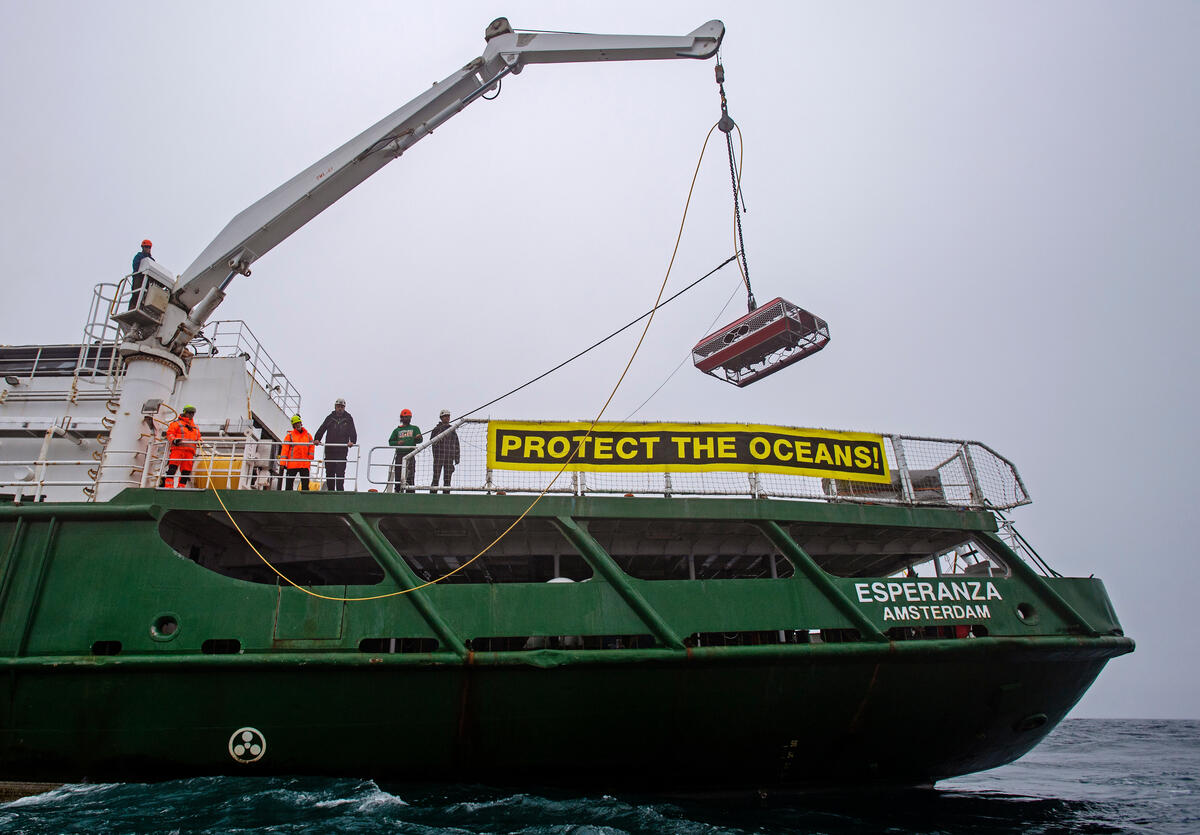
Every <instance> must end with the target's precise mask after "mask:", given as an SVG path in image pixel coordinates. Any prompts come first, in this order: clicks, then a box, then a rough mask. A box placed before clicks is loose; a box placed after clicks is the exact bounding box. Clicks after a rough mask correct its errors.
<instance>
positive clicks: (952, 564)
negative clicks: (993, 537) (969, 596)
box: [788, 522, 1009, 577]
mask: <svg viewBox="0 0 1200 835" xmlns="http://www.w3.org/2000/svg"><path fill="white" fill-rule="evenodd" d="M788 533H789V534H790V535H791V537H792V539H794V540H795V541H796V544H797V545H799V546H800V547H801V548H802V549H803V550H804V551H805V553H807V554H808V555H809V556H810V557H812V558H813V560H814V561H815V562H816V563H817V565H819V566H820V567H821V568H822V569H824V570H825V571H826V572H827V573H829V574H832V575H834V576H835V577H893V576H897V577H905V576H909V577H935V576H938V577H941V576H955V575H960V576H980V577H1007V576H1008V574H1009V569H1008V566H1007V565H1006V564H1005V562H1004V560H1003V559H1001V557H1000V556H999V554H997V553H996V549H994V548H992V547H991V546H990V545H988V544H986V543H985V542H984V541H983V539H982V538H981V537H977V536H975V535H974V534H973V533H972V532H971V531H963V530H953V529H938V528H907V527H888V526H884V525H831V524H819V523H814V522H795V523H793V524H791V525H789V526H788Z"/></svg>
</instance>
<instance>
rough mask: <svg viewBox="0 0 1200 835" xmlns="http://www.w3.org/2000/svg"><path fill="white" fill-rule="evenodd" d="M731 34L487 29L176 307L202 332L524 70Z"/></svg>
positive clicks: (221, 252)
mask: <svg viewBox="0 0 1200 835" xmlns="http://www.w3.org/2000/svg"><path fill="white" fill-rule="evenodd" d="M724 34H725V25H724V24H723V23H721V21H719V20H710V21H709V22H708V23H705V24H704V25H703V26H701V27H699V28H698V29H696V30H695V31H693V32H691V33H689V34H687V35H684V36H681V37H672V36H653V35H592V34H578V33H566V32H537V33H533V32H514V31H513V30H512V29H511V28H510V27H509V25H508V21H507V20H505V19H504V18H500V19H498V20H496V21H494V22H493V23H492V24H491V26H489V27H488V30H487V33H486V35H485V37H486V38H487V41H488V43H487V47H486V49H485V50H484V53H483V55H482V56H480V57H479V58H476V59H474V60H472V61H471V62H469V63H468V64H467V65H466V66H464V67H463V68H462V69H460V70H458V71H456V72H454V73H451V74H450V75H449V76H447V77H446V78H445V79H443V80H442V81H440V82H438V83H436V84H434V85H433V87H431V88H430V89H428V90H426V91H425V92H423V93H421V94H420V95H419V96H417V97H416V98H415V99H413V100H412V101H410V102H409V103H408V104H406V105H404V106H403V107H401V108H400V109H399V110H397V111H395V112H394V113H392V114H391V115H389V116H387V117H385V118H384V119H381V120H380V121H379V122H377V123H376V124H374V125H372V126H371V127H369V128H367V129H366V130H365V131H363V132H362V133H360V134H359V135H358V136H356V137H354V138H353V139H351V140H350V141H349V142H347V143H346V144H345V145H342V146H341V147H340V148H338V149H337V150H335V151H333V152H332V153H330V154H328V155H327V156H325V157H323V158H322V159H320V160H318V161H317V162H315V163H313V164H312V165H310V166H309V167H308V168H306V169H305V170H304V171H302V172H300V173H299V174H297V175H296V176H295V177H293V178H292V179H290V180H288V181H287V182H286V183H284V184H283V185H281V186H279V188H277V189H275V190H274V191H272V192H271V193H270V194H268V195H267V196H265V197H263V198H262V199H261V200H259V201H258V202H257V203H255V204H253V205H252V206H250V207H249V208H247V209H245V210H244V211H242V212H241V213H240V214H238V215H237V216H236V217H235V218H233V220H231V221H230V222H229V224H228V225H226V227H225V228H224V229H222V230H221V232H220V234H218V235H217V237H216V238H215V239H214V240H213V242H212V243H210V244H209V245H208V246H207V247H206V248H205V250H204V251H203V252H202V253H200V256H199V257H198V258H196V260H195V261H193V262H192V264H191V266H189V267H188V268H187V270H185V271H184V273H183V275H182V276H181V277H180V280H179V285H178V287H177V289H176V292H175V299H176V301H177V303H178V304H180V305H181V306H182V307H183V308H184V309H186V310H188V311H189V312H190V313H191V316H190V317H189V325H190V326H191V327H197V326H200V325H203V323H204V320H206V319H207V318H208V316H209V315H210V314H211V313H212V311H213V310H214V309H215V308H216V306H217V304H219V303H220V301H221V299H222V298H223V291H224V288H225V287H226V286H227V285H228V283H229V281H230V280H231V279H232V278H233V276H234V275H235V274H238V273H242V274H249V268H250V265H251V264H252V263H254V262H255V261H256V260H258V259H259V258H261V257H262V256H263V255H265V254H266V253H267V252H269V251H270V250H271V249H272V248H273V247H275V246H276V245H277V244H279V243H281V242H282V241H284V240H285V239H286V238H288V237H289V236H290V235H292V233H294V232H295V231H296V230H298V229H300V228H301V227H302V226H304V224H306V223H308V222H309V221H310V220H312V219H313V218H314V217H316V216H317V215H319V214H320V213H321V212H323V211H325V209H327V208H329V207H330V206H331V205H333V204H334V203H335V202H336V201H337V200H338V199H339V198H341V197H342V196H343V195H345V194H346V193H347V192H349V191H350V190H351V189H353V188H354V187H355V186H357V185H359V184H360V183H362V182H363V181H364V180H366V179H367V178H368V177H370V176H371V175H372V174H374V173H375V172H376V171H378V170H379V169H380V168H382V167H383V166H384V165H386V164H387V163H389V162H391V161H392V160H393V159H395V158H396V157H398V156H400V155H401V154H403V153H404V152H405V151H406V150H408V149H409V148H411V147H412V146H413V145H414V144H416V143H417V142H419V141H420V140H421V139H423V138H424V137H425V136H428V135H429V134H430V133H431V132H433V130H434V129H435V128H437V127H438V126H439V125H441V124H442V123H444V122H445V121H447V120H448V119H450V118H451V117H452V116H454V115H455V114H457V113H459V112H460V111H461V110H462V109H463V108H465V107H466V106H467V105H469V104H470V103H471V102H473V101H475V100H476V99H477V98H479V97H480V96H482V95H483V94H484V93H486V92H488V91H490V90H493V89H495V87H496V85H497V84H498V83H499V81H500V79H501V78H503V77H504V76H505V75H508V74H510V73H519V72H520V71H521V70H522V69H523V68H524V66H525V65H527V64H550V63H573V62H583V61H650V60H661V59H669V58H709V57H711V56H713V55H714V54H716V51H717V49H718V47H719V46H720V44H721V39H722V37H724ZM191 327H189V330H190V329H191Z"/></svg>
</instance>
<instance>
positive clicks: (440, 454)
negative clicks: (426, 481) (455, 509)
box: [429, 409, 459, 493]
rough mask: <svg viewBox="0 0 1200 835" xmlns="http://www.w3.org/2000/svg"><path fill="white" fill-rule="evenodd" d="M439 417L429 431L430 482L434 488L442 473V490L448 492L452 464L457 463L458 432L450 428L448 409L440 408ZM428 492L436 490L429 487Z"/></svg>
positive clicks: (452, 473)
mask: <svg viewBox="0 0 1200 835" xmlns="http://www.w3.org/2000/svg"><path fill="white" fill-rule="evenodd" d="M439 417H440V418H441V420H440V421H439V422H438V425H437V426H435V427H433V429H432V431H430V433H429V437H430V438H431V439H432V448H433V481H431V482H430V484H432V485H433V487H434V488H436V487H437V483H438V474H439V473H442V474H443V480H442V484H443V485H444V486H445V488H446V489H445V490H443V491H442V492H443V493H449V492H450V478H451V477H452V476H453V475H454V465H455V464H457V463H458V457H459V446H458V432H457V431H456V430H454V429H451V428H450V410H449V409H442V411H441V414H440V415H439ZM429 492H430V493H436V492H437V490H436V489H431V490H430V491H429Z"/></svg>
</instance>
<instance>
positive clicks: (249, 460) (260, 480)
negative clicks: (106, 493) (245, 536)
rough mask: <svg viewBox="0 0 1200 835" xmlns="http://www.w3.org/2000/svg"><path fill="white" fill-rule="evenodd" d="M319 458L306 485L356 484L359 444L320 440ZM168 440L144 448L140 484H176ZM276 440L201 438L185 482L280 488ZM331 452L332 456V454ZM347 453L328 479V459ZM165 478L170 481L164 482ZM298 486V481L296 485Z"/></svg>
mask: <svg viewBox="0 0 1200 835" xmlns="http://www.w3.org/2000/svg"><path fill="white" fill-rule="evenodd" d="M318 448H319V449H320V450H322V457H317V458H314V460H313V461H312V462H311V463H310V466H309V468H308V469H309V474H308V479H309V489H310V490H326V491H329V490H333V489H337V486H338V483H339V482H340V485H341V489H343V490H347V491H355V490H357V489H358V466H359V457H358V449H359V448H358V446H357V445H355V444H326V443H321V444H319V445H318ZM170 451H171V448H170V445H169V444H168V443H167V441H166V440H165V439H160V440H156V441H155V442H154V443H152V444H151V445H150V449H149V452H148V456H149V465H148V466H147V467H146V468H145V469H144V470H143V474H142V479H141V482H140V484H139V485H138V486H141V487H166V486H174V487H178V486H179V485H178V482H179V475H180V474H179V471H178V469H177V470H176V472H175V473H174V474H170V475H168V472H167V471H168V469H169V467H170V463H171V461H170ZM280 452H281V450H280V445H279V444H278V443H275V442H273V441H271V440H269V439H268V440H258V439H254V438H228V439H209V438H205V439H203V440H202V441H201V442H200V444H199V447H198V449H197V451H196V453H195V455H194V457H193V460H192V470H191V473H190V474H189V475H188V479H187V484H186V485H184V486H186V487H194V488H198V489H208V488H209V487H214V488H216V489H218V490H279V489H282V488H283V487H284V481H283V479H284V475H285V472H284V469H283V467H282V464H281V461H280ZM331 453H332V455H331ZM341 454H344V455H345V469H344V474H343V475H341V476H337V475H336V473H335V474H334V479H333V481H332V482H331V480H330V468H329V467H328V466H327V463H328V462H329V461H330V460H332V461H333V462H334V463H335V464H340V463H341V459H340V455H341ZM168 482H169V483H170V485H168ZM294 486H295V487H296V488H297V489H298V488H299V486H300V485H299V484H295V485H294Z"/></svg>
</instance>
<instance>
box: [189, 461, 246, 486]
mask: <svg viewBox="0 0 1200 835" xmlns="http://www.w3.org/2000/svg"><path fill="white" fill-rule="evenodd" d="M241 480H242V459H240V458H230V457H227V456H226V457H213V456H207V455H205V456H200V455H198V456H196V463H195V464H193V465H192V484H193V486H195V487H199V488H201V489H205V490H207V489H208V488H209V487H215V488H216V489H218V490H236V489H238V486H239V485H240V484H241Z"/></svg>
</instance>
